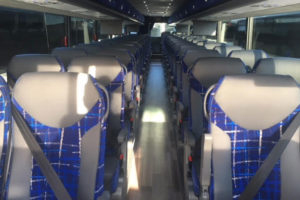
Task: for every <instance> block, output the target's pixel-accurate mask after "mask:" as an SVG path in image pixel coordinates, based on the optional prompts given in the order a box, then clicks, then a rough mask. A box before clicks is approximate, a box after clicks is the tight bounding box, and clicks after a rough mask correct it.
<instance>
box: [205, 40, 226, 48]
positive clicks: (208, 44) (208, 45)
mask: <svg viewBox="0 0 300 200" xmlns="http://www.w3.org/2000/svg"><path fill="white" fill-rule="evenodd" d="M223 45H225V44H223V43H220V42H213V41H207V42H205V43H204V47H205V48H206V49H208V50H213V49H214V48H215V47H217V46H223Z"/></svg>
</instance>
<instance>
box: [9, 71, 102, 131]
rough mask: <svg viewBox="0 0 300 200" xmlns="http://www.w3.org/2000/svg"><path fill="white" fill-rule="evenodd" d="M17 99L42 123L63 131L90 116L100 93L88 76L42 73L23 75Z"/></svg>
mask: <svg viewBox="0 0 300 200" xmlns="http://www.w3.org/2000/svg"><path fill="white" fill-rule="evenodd" d="M13 97H14V98H15V99H16V101H17V102H18V103H19V105H20V106H21V107H22V108H23V109H25V111H26V112H28V113H29V114H30V115H31V116H32V117H33V118H35V119H36V120H38V121H39V122H41V123H43V124H45V125H47V126H51V127H57V128H62V127H68V126H71V125H73V124H74V123H76V122H78V121H79V120H80V119H81V118H82V117H83V116H84V115H85V114H86V113H88V111H89V110H90V109H91V108H92V107H93V106H94V105H95V103H96V102H97V100H98V99H99V94H98V91H97V89H96V88H95V86H94V83H93V82H92V80H91V79H90V76H89V75H88V74H82V73H79V74H77V73H67V72H65V73H58V72H41V73H26V74H24V75H22V76H21V77H20V78H19V80H18V81H17V83H16V84H15V87H14V89H13Z"/></svg>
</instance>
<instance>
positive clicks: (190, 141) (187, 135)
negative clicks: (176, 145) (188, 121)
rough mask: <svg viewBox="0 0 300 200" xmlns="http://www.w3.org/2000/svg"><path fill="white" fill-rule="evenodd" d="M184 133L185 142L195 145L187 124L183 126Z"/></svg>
mask: <svg viewBox="0 0 300 200" xmlns="http://www.w3.org/2000/svg"><path fill="white" fill-rule="evenodd" d="M184 135H185V138H186V144H187V145H188V146H190V148H193V147H194V146H195V145H196V138H195V136H194V134H193V132H192V131H190V130H188V127H187V126H184Z"/></svg>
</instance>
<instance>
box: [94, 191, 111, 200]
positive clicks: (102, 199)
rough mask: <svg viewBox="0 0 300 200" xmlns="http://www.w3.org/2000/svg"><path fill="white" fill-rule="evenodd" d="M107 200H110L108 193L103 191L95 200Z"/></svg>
mask: <svg viewBox="0 0 300 200" xmlns="http://www.w3.org/2000/svg"><path fill="white" fill-rule="evenodd" d="M109 199H110V193H109V191H104V192H103V193H102V195H101V196H100V197H99V198H98V199H97V200H109Z"/></svg>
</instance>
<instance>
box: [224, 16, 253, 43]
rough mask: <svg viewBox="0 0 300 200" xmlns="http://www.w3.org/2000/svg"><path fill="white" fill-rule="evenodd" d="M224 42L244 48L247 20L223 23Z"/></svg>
mask: <svg viewBox="0 0 300 200" xmlns="http://www.w3.org/2000/svg"><path fill="white" fill-rule="evenodd" d="M224 26H225V42H227V43H230V44H232V45H237V46H240V47H243V48H246V41H247V19H238V20H231V21H228V22H224V25H223V27H224Z"/></svg>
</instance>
